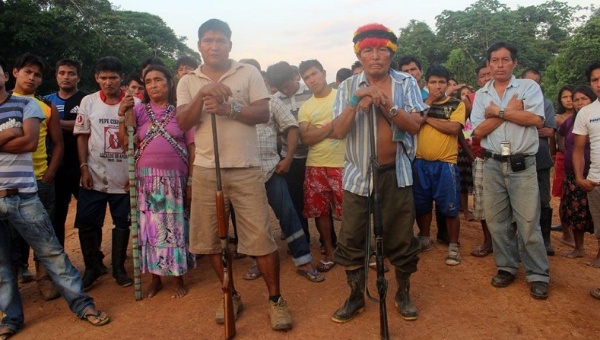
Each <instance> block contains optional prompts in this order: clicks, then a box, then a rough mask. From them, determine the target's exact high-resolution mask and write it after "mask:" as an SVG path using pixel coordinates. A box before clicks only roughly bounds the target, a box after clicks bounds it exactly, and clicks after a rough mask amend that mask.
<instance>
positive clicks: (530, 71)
mask: <svg viewBox="0 0 600 340" xmlns="http://www.w3.org/2000/svg"><path fill="white" fill-rule="evenodd" d="M527 73H533V74H535V75H536V76H539V77H540V81H542V74H541V73H540V71H538V69H536V68H533V67H530V68H528V69H525V70H524V71H523V72H521V78H525V76H526V75H527Z"/></svg>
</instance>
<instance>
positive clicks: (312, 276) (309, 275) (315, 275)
mask: <svg viewBox="0 0 600 340" xmlns="http://www.w3.org/2000/svg"><path fill="white" fill-rule="evenodd" d="M296 274H298V275H300V276H302V277H305V278H306V279H307V280H308V281H310V282H314V283H318V282H323V281H325V277H324V276H323V275H322V274H321V273H319V272H318V271H317V270H314V269H313V270H312V271H311V270H302V269H298V270H296Z"/></svg>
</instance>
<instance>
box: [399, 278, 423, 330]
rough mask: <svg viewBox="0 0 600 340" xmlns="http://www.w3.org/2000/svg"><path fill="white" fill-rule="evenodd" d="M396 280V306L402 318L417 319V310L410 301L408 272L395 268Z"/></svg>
mask: <svg viewBox="0 0 600 340" xmlns="http://www.w3.org/2000/svg"><path fill="white" fill-rule="evenodd" d="M396 281H398V291H397V292H396V299H395V303H396V307H397V308H398V312H400V315H401V316H402V318H403V319H404V320H408V321H412V320H417V318H418V317H419V310H418V309H417V307H415V306H414V305H413V304H412V303H411V302H410V295H409V292H410V274H409V273H404V272H401V271H399V270H398V269H396Z"/></svg>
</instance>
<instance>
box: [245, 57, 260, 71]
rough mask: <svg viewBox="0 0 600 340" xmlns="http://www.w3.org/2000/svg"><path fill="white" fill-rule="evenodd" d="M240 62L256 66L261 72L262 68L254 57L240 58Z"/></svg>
mask: <svg viewBox="0 0 600 340" xmlns="http://www.w3.org/2000/svg"><path fill="white" fill-rule="evenodd" d="M240 64H248V65H252V66H254V67H256V68H257V69H258V70H259V71H261V72H262V69H261V68H260V63H259V62H258V60H256V59H252V58H245V59H240Z"/></svg>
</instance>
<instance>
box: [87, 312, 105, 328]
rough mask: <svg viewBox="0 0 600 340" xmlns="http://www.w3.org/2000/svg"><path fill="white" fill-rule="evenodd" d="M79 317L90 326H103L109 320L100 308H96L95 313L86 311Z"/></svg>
mask: <svg viewBox="0 0 600 340" xmlns="http://www.w3.org/2000/svg"><path fill="white" fill-rule="evenodd" d="M81 319H82V320H85V321H87V322H89V323H90V325H92V326H104V325H106V324H107V323H109V322H110V318H109V317H108V315H106V314H105V313H103V312H102V311H101V310H97V311H96V313H86V314H84V315H83V316H82V317H81Z"/></svg>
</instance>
